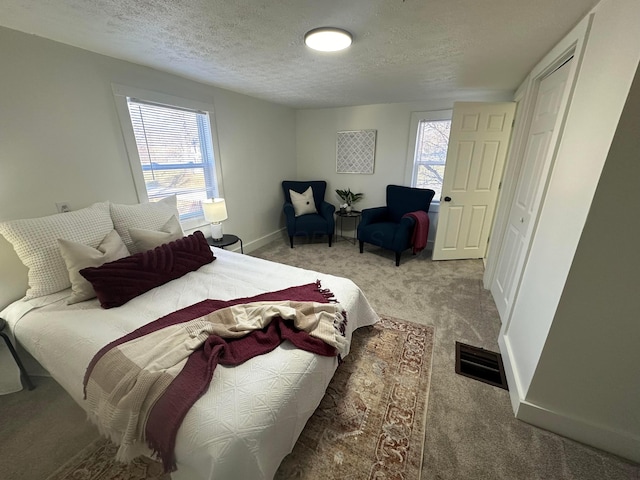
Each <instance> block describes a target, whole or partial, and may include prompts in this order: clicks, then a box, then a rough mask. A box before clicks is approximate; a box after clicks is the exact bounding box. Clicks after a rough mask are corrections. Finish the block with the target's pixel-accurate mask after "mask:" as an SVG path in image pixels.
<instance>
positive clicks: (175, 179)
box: [114, 86, 221, 228]
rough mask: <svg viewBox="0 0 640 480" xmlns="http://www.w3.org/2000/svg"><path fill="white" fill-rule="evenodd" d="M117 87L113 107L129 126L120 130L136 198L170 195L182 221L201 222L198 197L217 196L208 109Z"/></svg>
mask: <svg viewBox="0 0 640 480" xmlns="http://www.w3.org/2000/svg"><path fill="white" fill-rule="evenodd" d="M117 88H118V87H115V86H114V92H115V93H116V99H117V101H118V104H119V112H120V115H121V117H122V115H123V113H124V114H125V115H126V118H121V120H123V121H124V125H125V126H126V127H130V129H129V128H125V129H123V130H126V132H125V140H126V143H127V151H128V153H129V160H130V162H131V167H132V172H133V175H134V180H135V184H136V190H137V191H138V197H139V200H140V201H144V200H149V201H151V202H153V201H157V200H160V199H162V198H165V197H167V196H169V195H173V194H176V196H177V198H178V212H179V213H180V222H181V223H182V224H183V226H184V227H185V228H191V227H196V226H198V225H201V224H203V223H204V220H203V217H204V214H203V211H202V203H201V202H202V201H203V200H206V199H207V198H214V197H219V196H221V195H220V192H219V189H218V177H219V175H218V174H219V166H217V165H216V162H215V158H216V155H215V154H214V141H213V135H212V132H213V129H212V125H211V122H210V116H209V113H208V111H207V110H206V109H201V108H197V105H193V104H192V102H188V101H183V100H182V99H177V98H170V97H166V96H161V95H160V96H159V94H156V95H154V94H152V93H149V92H143V93H142V96H143V97H144V98H145V99H144V100H142V99H140V98H139V97H138V96H136V95H134V94H132V93H131V92H129V91H128V90H129V89H126V90H127V91H121V90H119V89H118V90H116V89H117ZM121 88H124V87H121ZM133 93H140V92H133ZM149 97H151V99H149V100H147V99H148V98H149ZM185 102H186V103H187V104H186V105H185ZM123 103H124V105H122V104H123ZM194 107H195V108H194ZM209 108H210V107H209ZM123 109H126V110H125V111H124V112H123V111H122V110H123Z"/></svg>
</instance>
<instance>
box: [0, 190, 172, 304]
mask: <svg viewBox="0 0 640 480" xmlns="http://www.w3.org/2000/svg"><path fill="white" fill-rule="evenodd" d="M178 216H179V213H178V208H177V199H176V196H175V195H171V196H169V197H166V198H163V199H162V200H159V201H157V202H151V203H149V202H146V203H141V204H134V205H121V204H115V203H111V202H108V201H106V202H98V203H94V204H92V205H90V206H88V207H85V208H81V209H79V210H74V211H71V212H68V213H57V214H53V215H48V216H44V217H37V218H24V219H16V220H7V221H4V222H0V266H1V268H0V287H2V288H0V311H1V310H3V309H4V308H5V307H6V306H7V305H9V304H10V303H11V302H13V301H15V300H18V299H20V298H22V297H24V296H25V295H26V296H27V298H28V299H35V298H39V297H44V296H48V295H51V294H55V293H57V292H62V291H64V290H67V289H69V288H70V287H71V289H70V291H69V292H70V293H69V299H68V303H75V302H76V301H80V300H84V299H88V298H92V297H91V296H89V297H86V294H92V295H93V296H95V292H94V291H93V289H92V288H90V286H89V288H88V289H87V285H85V283H87V281H86V280H85V279H84V278H83V277H81V276H80V274H79V273H78V272H79V271H80V270H81V269H83V268H86V267H97V266H99V265H102V264H104V263H106V262H112V261H115V260H117V259H119V258H122V257H127V256H129V255H131V254H134V253H137V252H138V251H143V250H144V251H146V250H149V249H153V248H154V247H155V246H157V245H160V244H163V243H168V242H171V241H173V240H177V239H179V238H182V237H183V236H184V232H183V231H182V227H181V225H180V222H179V220H178ZM85 297H86V298H85Z"/></svg>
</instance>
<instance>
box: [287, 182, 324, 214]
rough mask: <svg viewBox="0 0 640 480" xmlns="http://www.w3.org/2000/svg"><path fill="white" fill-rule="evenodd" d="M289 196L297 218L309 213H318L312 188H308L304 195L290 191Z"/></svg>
mask: <svg viewBox="0 0 640 480" xmlns="http://www.w3.org/2000/svg"><path fill="white" fill-rule="evenodd" d="M289 196H290V197H291V203H293V211H294V212H295V215H296V217H299V216H300V215H306V214H308V213H318V210H317V209H316V202H315V201H314V200H313V189H312V188H311V187H309V188H307V189H306V190H305V191H304V192H303V193H298V192H296V191H294V190H289Z"/></svg>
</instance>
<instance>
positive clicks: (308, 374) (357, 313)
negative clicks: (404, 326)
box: [0, 249, 378, 480]
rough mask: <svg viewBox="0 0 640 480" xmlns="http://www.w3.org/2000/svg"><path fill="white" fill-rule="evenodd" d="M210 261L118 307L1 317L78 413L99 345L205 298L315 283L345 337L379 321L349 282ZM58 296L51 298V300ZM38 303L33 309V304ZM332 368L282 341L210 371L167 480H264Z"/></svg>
mask: <svg viewBox="0 0 640 480" xmlns="http://www.w3.org/2000/svg"><path fill="white" fill-rule="evenodd" d="M214 252H215V255H216V257H217V259H216V260H215V261H214V262H213V263H211V264H209V265H205V266H203V267H201V268H200V269H199V270H198V271H196V272H191V273H189V274H187V275H185V276H184V277H182V278H180V279H177V280H174V281H172V282H170V283H168V284H166V285H163V286H161V287H158V288H155V289H153V290H151V291H149V292H147V293H145V294H143V295H141V296H139V297H137V298H135V299H133V300H131V301H130V302H128V303H127V304H125V305H123V306H122V307H118V308H113V309H108V310H104V309H101V308H100V307H99V304H98V301H97V300H95V299H94V300H90V301H87V302H82V303H79V304H75V305H71V306H67V305H66V303H65V301H64V299H59V297H60V296H63V295H57V296H53V297H51V298H50V299H40V300H38V301H36V302H31V303H29V302H27V301H24V300H20V301H18V302H15V303H13V304H12V305H10V306H9V307H7V309H5V310H4V311H3V312H2V313H1V314H0V315H1V316H2V317H3V318H5V319H6V320H7V322H8V323H9V326H10V328H11V329H12V331H13V333H14V335H15V336H16V338H17V339H18V341H19V342H20V343H21V344H22V345H23V346H24V347H25V348H26V350H28V351H29V352H30V353H31V355H33V357H35V359H36V360H38V361H39V362H40V363H41V364H42V366H43V367H44V368H46V369H47V370H48V371H49V372H50V374H51V376H53V378H55V379H56V380H57V381H58V382H59V383H60V384H61V385H62V386H63V387H64V388H65V390H67V392H69V394H70V395H71V396H72V397H73V398H74V399H75V400H76V402H78V404H79V405H80V406H83V399H82V378H83V375H84V372H85V369H86V367H87V365H88V364H89V361H90V360H91V358H92V357H93V356H94V354H95V353H96V352H97V351H98V350H99V349H100V348H101V347H102V346H104V345H105V344H107V343H109V342H111V341H112V340H115V339H117V338H119V337H121V336H122V335H124V334H126V333H128V332H130V331H132V330H135V329H136V328H138V327H140V326H141V325H144V324H146V323H148V322H150V321H153V320H155V319H157V318H159V317H161V316H163V315H166V314H168V313H170V312H172V311H175V310H177V309H180V308H183V307H186V306H188V305H191V304H193V303H195V302H197V301H200V300H202V299H204V298H215V299H222V300H229V299H232V298H237V297H247V296H253V295H257V294H259V293H264V292H269V291H274V290H280V289H283V288H287V287H291V286H295V285H301V284H305V283H310V282H315V281H316V280H318V279H319V280H320V281H321V282H322V288H326V289H329V290H331V291H332V292H333V293H334V295H335V297H336V298H337V300H338V301H339V302H340V303H341V304H342V306H343V307H344V308H345V310H346V311H347V320H348V324H347V334H346V336H347V339H348V340H349V341H350V340H351V334H352V332H353V331H354V330H355V329H356V328H358V327H361V326H365V325H371V324H373V323H375V322H376V321H377V320H378V316H377V315H376V314H375V312H374V311H373V310H372V309H371V307H370V305H369V303H368V301H367V300H366V298H365V297H364V295H363V293H362V291H361V290H360V289H359V288H358V287H357V286H356V285H355V284H354V283H353V282H352V281H351V280H348V279H345V278H341V277H335V276H332V275H324V274H320V273H317V272H313V271H310V270H304V269H300V268H295V267H290V266H286V265H282V264H278V263H273V262H268V261H266V260H261V259H257V258H254V257H250V256H247V255H241V254H237V253H233V252H228V251H225V250H220V249H215V250H214ZM56 299H58V300H57V301H54V300H56ZM48 301H51V302H52V303H49V304H48V305H45V306H38V307H34V305H42V304H46V303H48ZM336 367H337V360H336V359H335V358H329V357H320V356H317V355H314V354H312V353H309V352H306V351H304V350H299V349H296V348H295V347H293V346H292V345H291V344H290V343H288V342H285V343H284V344H282V345H281V346H280V347H278V348H277V349H276V350H274V351H273V352H271V353H269V354H267V355H262V356H259V357H255V358H253V359H251V360H249V361H247V362H246V363H244V364H243V365H240V366H237V367H224V366H218V368H217V369H216V371H215V374H214V377H213V380H212V382H211V386H210V388H209V391H208V392H207V393H206V394H205V395H204V396H203V397H202V398H200V399H199V400H198V401H197V402H196V403H195V405H194V406H193V408H192V409H191V410H190V412H189V413H188V414H187V416H186V418H185V419H184V422H183V424H182V426H181V428H180V430H179V431H178V436H177V441H176V457H177V460H178V470H177V471H176V472H174V473H173V474H172V478H173V479H174V480H198V479H210V480H213V479H215V480H230V479H252V480H257V479H271V478H272V477H273V475H274V474H275V472H276V470H277V468H278V466H279V464H280V462H281V460H282V459H283V458H284V456H285V455H287V454H288V453H289V452H290V451H291V449H292V448H293V445H294V444H295V442H296V440H297V438H298V436H299V435H300V432H301V431H302V429H303V428H304V425H305V423H306V421H307V420H308V419H309V417H310V416H311V415H312V413H313V412H314V410H315V409H316V407H317V406H318V404H319V403H320V400H321V399H322V396H323V394H324V391H325V389H326V387H327V385H328V383H329V381H330V380H331V377H332V376H333V373H334V371H335V369H336Z"/></svg>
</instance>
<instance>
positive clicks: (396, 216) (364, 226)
mask: <svg viewBox="0 0 640 480" xmlns="http://www.w3.org/2000/svg"><path fill="white" fill-rule="evenodd" d="M434 195H435V192H434V191H433V190H430V189H424V188H412V187H403V186H400V185H387V205H386V206H384V207H376V208H366V209H364V210H362V218H361V220H360V224H359V225H358V240H359V242H360V253H362V252H363V250H364V244H365V242H366V243H370V244H372V245H376V246H378V247H382V248H386V249H388V250H392V251H393V252H395V254H396V266H399V265H400V254H401V253H402V252H403V251H405V250H407V249H408V248H410V247H412V246H413V233H414V230H415V228H416V218H418V215H407V214H409V213H413V212H419V211H422V212H429V206H430V205H431V200H432V199H433V196H434ZM427 230H428V220H427Z"/></svg>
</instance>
